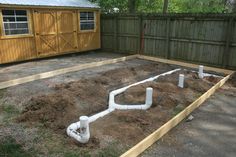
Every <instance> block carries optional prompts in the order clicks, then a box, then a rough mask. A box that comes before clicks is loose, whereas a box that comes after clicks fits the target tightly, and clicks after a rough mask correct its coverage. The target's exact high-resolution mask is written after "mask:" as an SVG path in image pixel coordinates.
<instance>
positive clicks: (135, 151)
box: [0, 55, 234, 157]
mask: <svg viewBox="0 0 236 157" xmlns="http://www.w3.org/2000/svg"><path fill="white" fill-rule="evenodd" d="M130 59H143V60H149V61H154V62H161V63H166V64H174V65H180V66H184V67H188V68H198V66H199V65H196V64H191V63H184V62H179V61H174V60H168V59H162V58H157V57H150V56H144V55H131V56H127V57H121V58H116V59H109V60H105V61H100V62H93V63H85V64H81V65H76V66H73V67H69V68H63V69H58V70H54V71H49V72H44V73H40V74H35V75H31V76H27V77H22V78H18V79H14V80H9V81H5V82H0V89H4V88H8V87H12V86H16V85H20V84H24V83H28V82H32V81H36V80H41V79H45V78H50V77H54V76H58V75H62V74H66V73H70V72H76V71H79V70H84V69H88V68H94V67H99V66H102V65H107V64H113V63H118V62H123V61H127V60H130ZM204 69H205V70H211V71H215V72H219V73H223V74H226V75H227V76H226V77H224V78H223V79H222V80H221V81H219V82H218V83H217V84H216V85H214V86H213V87H212V88H210V89H209V90H208V91H207V92H205V93H204V94H203V95H202V96H200V97H199V98H198V99H196V100H195V101H194V102H193V103H191V104H190V105H189V106H188V107H186V108H185V109H184V110H183V111H181V112H180V113H179V114H177V115H176V116H175V117H173V118H172V119H171V120H169V121H168V122H167V123H165V124H164V125H162V126H161V127H160V128H159V129H157V130H156V131H154V132H153V133H152V134H150V135H149V136H147V137H146V138H145V139H143V140H142V141H141V142H139V143H138V144H136V145H135V146H134V147H132V148H131V149H130V150H128V151H127V152H125V153H124V154H122V155H121V157H136V156H138V155H139V154H141V153H142V152H143V151H145V150H146V149H147V148H148V147H150V146H151V145H152V144H153V143H155V142H156V141H157V140H159V139H160V138H161V137H162V136H164V135H165V134H166V133H168V132H169V131H170V130H171V129H172V128H174V127H175V126H177V125H178V124H179V123H180V122H181V121H182V120H183V119H185V118H186V117H187V116H188V115H189V114H190V113H191V112H193V111H194V110H195V109H196V108H198V107H199V106H200V105H201V104H202V103H203V102H204V101H205V100H206V99H207V98H209V97H210V96H211V95H212V94H214V93H215V91H216V90H217V89H218V88H220V87H221V86H223V85H224V83H225V82H226V81H227V80H228V79H229V78H230V76H231V75H232V74H233V73H234V71H232V70H226V69H220V68H213V67H208V66H205V67H204Z"/></svg>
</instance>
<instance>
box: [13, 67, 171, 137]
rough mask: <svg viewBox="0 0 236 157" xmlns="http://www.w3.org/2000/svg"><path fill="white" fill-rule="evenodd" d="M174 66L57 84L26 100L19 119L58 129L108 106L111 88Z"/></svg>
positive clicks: (131, 69) (123, 70) (120, 71)
mask: <svg viewBox="0 0 236 157" xmlns="http://www.w3.org/2000/svg"><path fill="white" fill-rule="evenodd" d="M159 67H161V69H162V70H163V71H164V70H165V71H167V70H170V69H172V67H171V66H170V65H163V64H161V65H159V64H147V65H140V66H137V67H135V68H134V67H127V68H120V69H115V70H110V71H107V72H104V73H101V76H99V77H93V78H90V79H81V80H79V81H74V82H70V83H66V84H58V85H56V86H55V87H54V90H55V93H51V94H47V95H40V96H38V97H33V98H31V99H30V101H29V102H28V103H27V104H28V105H27V106H26V107H25V109H24V111H23V112H22V114H21V115H20V116H19V117H18V118H17V121H19V122H27V123H32V122H38V123H40V124H43V126H45V127H47V128H50V129H53V130H54V131H58V132H63V133H64V132H65V129H66V127H67V126H68V125H69V124H70V123H72V122H76V121H78V119H79V117H80V116H82V115H88V116H89V115H91V114H94V113H97V112H100V111H102V110H105V109H107V106H108V105H107V100H108V95H109V91H110V90H113V89H116V88H118V87H123V86H124V85H125V84H130V83H132V82H136V81H139V80H142V79H144V78H146V77H147V76H150V75H157V74H159V73H162V72H163V71H158V70H157V69H158V68H159Z"/></svg>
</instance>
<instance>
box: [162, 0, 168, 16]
mask: <svg viewBox="0 0 236 157" xmlns="http://www.w3.org/2000/svg"><path fill="white" fill-rule="evenodd" d="M168 4H169V0H164V5H163V14H166V13H167V12H168Z"/></svg>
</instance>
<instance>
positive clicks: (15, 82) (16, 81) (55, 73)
mask: <svg viewBox="0 0 236 157" xmlns="http://www.w3.org/2000/svg"><path fill="white" fill-rule="evenodd" d="M135 58H137V55H131V56H127V57H121V58H116V59H109V60H105V61H100V62H93V63H85V64H80V65H77V66H73V67H69V68H63V69H58V70H54V71H49V72H44V73H40V74H35V75H31V76H26V77H22V78H18V79H14V80H9V81H5V82H1V83H0V89H4V88H8V87H12V86H16V85H20V84H23V83H28V82H32V81H36V80H41V79H45V78H50V77H54V76H58V75H62V74H66V73H69V72H75V71H79V70H83V69H88V68H94V67H98V66H102V65H107V64H113V63H117V62H123V61H126V60H130V59H135Z"/></svg>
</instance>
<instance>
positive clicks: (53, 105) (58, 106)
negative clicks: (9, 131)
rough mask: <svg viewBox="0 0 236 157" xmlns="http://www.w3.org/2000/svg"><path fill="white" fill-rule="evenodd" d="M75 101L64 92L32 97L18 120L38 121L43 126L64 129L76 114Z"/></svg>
mask: <svg viewBox="0 0 236 157" xmlns="http://www.w3.org/2000/svg"><path fill="white" fill-rule="evenodd" d="M75 110H76V106H75V101H74V100H73V99H71V98H70V96H69V95H66V94H61V93H57V94H50V95H47V96H46V95H42V96H39V97H36V98H34V97H33V98H32V99H31V100H30V102H29V105H28V106H27V107H25V109H24V111H23V113H22V115H21V116H20V117H18V118H17V121H18V122H40V123H41V124H43V125H44V126H45V127H49V128H52V129H54V130H57V129H65V126H66V125H68V122H69V121H71V120H73V117H75V116H76V113H75V112H74V111H75Z"/></svg>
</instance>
